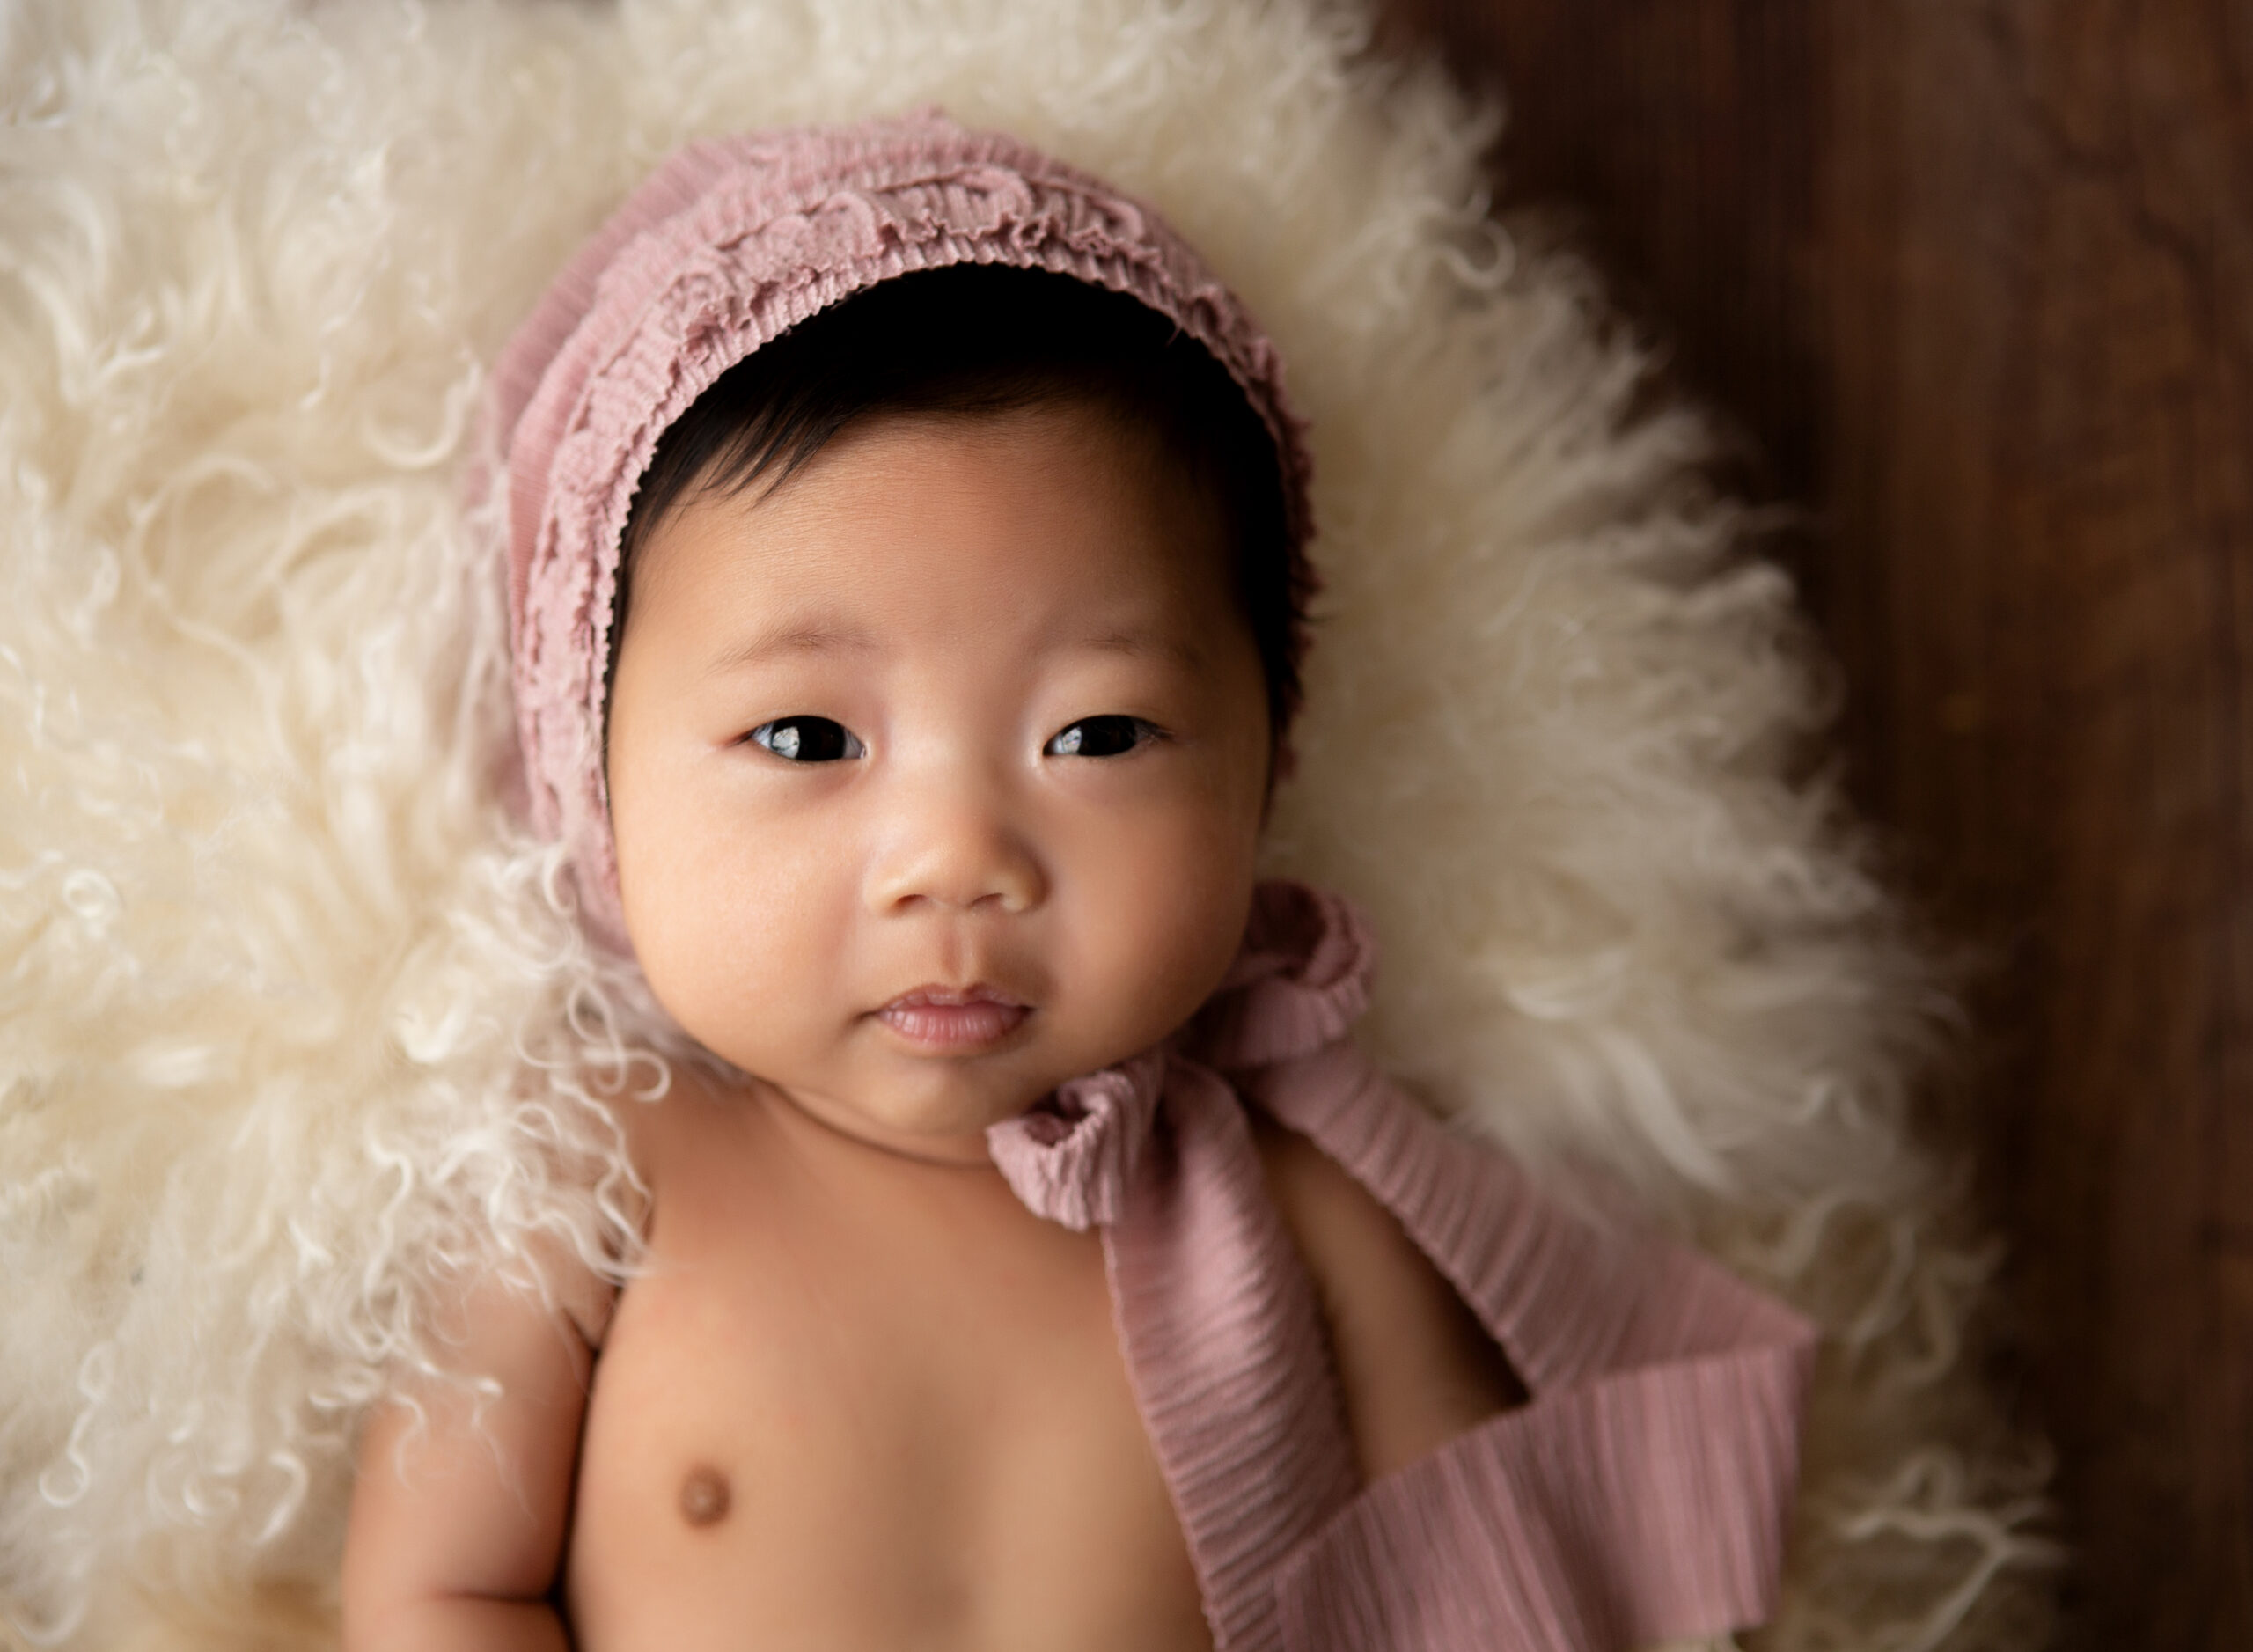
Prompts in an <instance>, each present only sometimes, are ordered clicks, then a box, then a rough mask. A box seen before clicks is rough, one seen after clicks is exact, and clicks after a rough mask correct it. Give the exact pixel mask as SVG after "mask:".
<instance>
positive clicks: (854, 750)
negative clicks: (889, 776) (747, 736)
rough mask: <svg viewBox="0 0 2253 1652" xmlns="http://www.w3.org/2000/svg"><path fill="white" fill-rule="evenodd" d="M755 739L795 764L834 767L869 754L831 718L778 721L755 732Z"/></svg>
mask: <svg viewBox="0 0 2253 1652" xmlns="http://www.w3.org/2000/svg"><path fill="white" fill-rule="evenodd" d="M751 738H752V739H753V740H755V741H756V742H758V743H759V744H760V745H763V746H765V747H766V748H767V750H768V751H770V752H772V753H774V755H775V756H777V757H784V758H788V759H789V760H790V761H791V762H793V763H834V762H836V761H837V760H839V759H840V758H847V757H861V756H864V755H866V753H867V751H868V748H867V747H866V746H864V745H862V744H861V743H860V741H859V740H858V739H856V738H854V735H853V731H851V730H850V729H848V728H847V727H846V726H845V725H844V724H843V723H833V722H831V721H830V720H829V719H828V718H827V717H777V718H775V719H774V722H772V723H760V725H759V726H758V727H757V728H755V729H753V730H752V731H751Z"/></svg>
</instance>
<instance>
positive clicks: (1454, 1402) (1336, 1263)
mask: <svg viewBox="0 0 2253 1652" xmlns="http://www.w3.org/2000/svg"><path fill="white" fill-rule="evenodd" d="M1251 1121H1252V1133H1253V1138H1254V1140H1255V1141H1256V1142H1258V1143H1259V1157H1260V1163H1261V1165H1262V1167H1263V1168H1264V1170H1265V1171H1266V1181H1267V1187H1268V1192H1269V1194H1270V1196H1271V1197H1273V1200H1274V1201H1275V1204H1276V1207H1277V1208H1278V1209H1280V1210H1281V1212H1282V1215H1283V1220H1284V1222H1285V1224H1286V1225H1287V1226H1288V1228H1289V1229H1290V1232H1291V1237H1292V1238H1293V1239H1294V1240H1295V1242H1296V1244H1297V1245H1298V1250H1299V1254H1300V1255H1301V1256H1302V1257H1303V1259H1305V1262H1306V1266H1307V1272H1308V1273H1309V1274H1310V1275H1312V1277H1313V1280H1314V1283H1315V1289H1316V1291H1317V1294H1318V1295H1319V1296H1320V1297H1321V1300H1322V1307H1323V1318H1324V1319H1325V1322H1326V1324H1327V1325H1328V1327H1329V1331H1330V1339H1331V1352H1332V1356H1333V1357H1334V1358H1335V1359H1336V1361H1337V1362H1338V1384H1339V1390H1340V1391H1341V1393H1342V1395H1343V1397H1344V1399H1345V1402H1346V1421H1347V1425H1348V1426H1349V1427H1350V1428H1351V1429H1352V1431H1353V1436H1354V1452H1355V1456H1356V1457H1357V1459H1358V1460H1359V1462H1360V1465H1361V1478H1362V1479H1363V1480H1364V1481H1370V1480H1376V1479H1382V1478H1383V1476H1385V1475H1387V1474H1390V1473H1391V1472H1393V1471H1394V1470H1395V1469H1399V1468H1405V1467H1406V1466H1407V1465H1409V1464H1411V1463H1413V1462H1417V1461H1419V1460H1420V1459H1421V1458H1423V1457H1427V1456H1429V1455H1430V1454H1431V1453H1432V1452H1434V1451H1435V1450H1438V1449H1439V1448H1440V1447H1441V1446H1442V1445H1444V1444H1446V1443H1448V1442H1449V1440H1452V1439H1454V1438H1455V1437H1456V1436H1457V1435H1461V1434H1465V1433H1468V1432H1469V1431H1470V1430H1471V1428H1475V1427H1477V1426H1478V1425H1479V1423H1481V1422H1484V1421H1486V1419H1487V1418H1489V1417H1491V1416H1493V1415H1494V1414H1495V1413H1498V1412H1501V1411H1507V1410H1508V1409H1509V1408H1510V1407H1511V1406H1518V1405H1523V1403H1524V1402H1525V1387H1524V1384H1522V1383H1521V1382H1520V1381H1519V1380H1518V1377H1517V1374H1516V1373H1515V1371H1513V1370H1511V1369H1510V1367H1509V1362H1508V1358H1507V1357H1505V1356H1504V1355H1503V1354H1502V1351H1501V1349H1500V1348H1499V1347H1496V1346H1495V1345H1494V1342H1493V1339H1492V1338H1491V1337H1489V1336H1487V1335H1486V1332H1485V1331H1484V1330H1483V1329H1482V1328H1481V1327H1480V1326H1479V1321H1478V1318H1477V1317H1476V1316H1475V1315H1473V1314H1472V1313H1471V1310H1470V1309H1469V1308H1467V1307H1466V1306H1464V1302H1463V1299H1462V1298H1461V1297H1460V1296H1457V1295H1456V1293H1455V1290H1454V1288H1453V1287H1452V1286H1450V1285H1449V1284H1448V1282H1447V1281H1445V1280H1444V1279H1442V1277H1441V1276H1440V1272H1439V1270H1438V1269H1437V1268H1435V1267H1433V1266H1432V1264H1431V1260H1430V1259H1429V1258H1427V1256H1425V1254H1424V1253H1423V1252H1422V1251H1420V1250H1419V1249H1418V1248H1417V1246H1416V1244H1415V1241H1413V1239H1411V1238H1410V1237H1408V1235H1407V1233H1406V1232H1405V1230H1403V1229H1402V1228H1401V1226H1400V1222H1399V1220H1398V1218H1397V1217H1395V1216H1394V1215H1393V1214H1392V1213H1391V1211H1390V1210H1387V1209H1386V1208H1384V1207H1383V1205H1382V1204H1380V1203H1378V1202H1377V1200H1376V1198H1375V1197H1374V1196H1373V1195H1372V1194H1371V1193H1369V1190H1368V1189H1367V1188H1365V1187H1363V1186H1361V1184H1360V1183H1359V1182H1357V1181H1355V1180H1354V1178H1352V1177H1351V1176H1349V1175H1348V1174H1347V1172H1346V1171H1344V1170H1342V1169H1340V1168H1339V1165H1338V1164H1337V1163H1336V1161H1334V1160H1333V1159H1332V1158H1331V1157H1330V1156H1329V1155H1328V1154H1326V1153H1325V1152H1324V1151H1323V1150H1322V1149H1320V1148H1318V1147H1317V1146H1315V1144H1314V1143H1313V1142H1310V1141H1308V1140H1307V1139H1306V1137H1304V1136H1303V1135H1301V1134H1298V1133H1297V1132H1296V1131H1295V1130H1287V1129H1285V1128H1283V1127H1281V1126H1280V1125H1278V1124H1276V1123H1274V1122H1273V1120H1270V1119H1269V1118H1267V1116H1266V1114H1265V1113H1262V1112H1259V1111H1257V1110H1254V1111H1253V1112H1252V1113H1251Z"/></svg>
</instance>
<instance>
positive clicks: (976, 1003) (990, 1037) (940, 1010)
mask: <svg viewBox="0 0 2253 1652" xmlns="http://www.w3.org/2000/svg"><path fill="white" fill-rule="evenodd" d="M1031 1013H1032V1010H1031V1006H1030V1005H1027V1004H1024V1003H1023V1002H1019V1001H1018V1000H1016V999H1015V998H1012V997H1010V996H1009V994H1007V993H1005V992H1002V991H1001V990H1000V989H999V988H993V987H988V986H987V985H986V984H985V983H984V982H982V981H980V982H977V983H974V984H973V985H971V986H968V987H941V986H937V985H930V986H923V987H918V988H915V989H914V991H913V992H904V993H902V994H900V995H899V997H897V998H895V999H893V1000H892V1002H890V1003H888V1004H886V1005H884V1008H883V1009H881V1010H877V1020H879V1021H881V1022H883V1023H884V1024H885V1025H886V1026H888V1027H890V1028H891V1029H892V1031H893V1032H896V1033H898V1034H899V1036H900V1037H901V1038H903V1039H906V1040H907V1041H908V1042H909V1043H910V1044H914V1045H917V1046H921V1047H922V1048H924V1049H928V1050H931V1051H935V1052H943V1053H947V1054H965V1053H968V1052H971V1051H974V1050H980V1049H985V1048H987V1047H989V1046H993V1045H995V1044H998V1043H1000V1042H1001V1041H1002V1039H1005V1038H1007V1037H1009V1034H1010V1033H1012V1032H1016V1030H1017V1027H1018V1026H1019V1025H1020V1024H1022V1023H1023V1022H1024V1018H1025V1017H1027V1016H1029V1015H1031Z"/></svg>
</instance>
